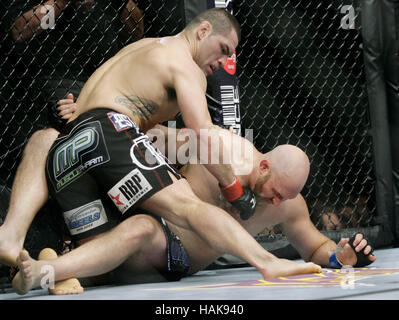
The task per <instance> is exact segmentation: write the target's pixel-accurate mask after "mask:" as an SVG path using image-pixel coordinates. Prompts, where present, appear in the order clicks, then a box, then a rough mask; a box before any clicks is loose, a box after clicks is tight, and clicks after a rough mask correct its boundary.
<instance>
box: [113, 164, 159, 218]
mask: <svg viewBox="0 0 399 320" xmlns="http://www.w3.org/2000/svg"><path fill="white" fill-rule="evenodd" d="M151 189H152V186H151V185H150V183H149V182H148V180H147V179H146V178H145V177H144V175H143V174H142V173H141V172H140V171H139V170H138V169H134V170H132V171H131V172H130V173H128V174H127V175H126V176H124V177H123V178H122V179H121V180H120V181H119V182H118V183H117V184H116V185H114V186H113V187H112V188H111V189H110V190H109V191H108V196H109V197H110V198H111V200H112V201H113V202H114V204H115V205H116V206H117V208H118V209H119V211H120V212H121V213H122V214H123V213H125V212H126V211H127V210H128V209H129V208H131V207H132V206H133V205H134V204H135V203H137V202H138V201H139V200H140V199H141V198H142V197H144V195H146V194H147V193H148V192H149V191H150V190H151Z"/></svg>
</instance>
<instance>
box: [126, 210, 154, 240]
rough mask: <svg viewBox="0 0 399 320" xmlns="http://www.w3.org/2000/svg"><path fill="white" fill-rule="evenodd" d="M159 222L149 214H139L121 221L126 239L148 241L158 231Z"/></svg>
mask: <svg viewBox="0 0 399 320" xmlns="http://www.w3.org/2000/svg"><path fill="white" fill-rule="evenodd" d="M157 223H158V222H157V221H156V220H155V219H154V218H152V217H150V216H147V215H144V214H138V215H135V216H132V217H130V218H128V219H126V220H125V221H124V222H122V223H121V227H122V229H123V230H122V234H123V235H124V237H123V238H124V241H128V242H134V243H137V242H139V243H143V244H145V243H148V242H149V241H150V240H151V239H152V237H154V235H155V233H156V231H157V225H156V224H157Z"/></svg>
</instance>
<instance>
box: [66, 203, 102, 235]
mask: <svg viewBox="0 0 399 320" xmlns="http://www.w3.org/2000/svg"><path fill="white" fill-rule="evenodd" d="M64 220H65V223H66V224H67V226H68V229H69V231H70V233H71V235H77V234H79V233H83V232H86V231H89V230H91V229H94V228H97V227H98V226H101V225H103V224H104V223H107V222H108V219H107V215H106V213H105V210H104V207H103V204H102V202H101V200H95V201H93V202H90V203H88V204H85V205H83V206H80V207H78V208H75V209H72V210H69V211H66V212H64Z"/></svg>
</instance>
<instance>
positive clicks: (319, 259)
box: [307, 239, 337, 268]
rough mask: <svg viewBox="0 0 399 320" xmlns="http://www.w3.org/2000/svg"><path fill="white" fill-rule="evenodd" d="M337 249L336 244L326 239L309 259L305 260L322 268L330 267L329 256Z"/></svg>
mask: <svg viewBox="0 0 399 320" xmlns="http://www.w3.org/2000/svg"><path fill="white" fill-rule="evenodd" d="M336 249H337V244H336V243H335V242H334V241H332V240H330V239H327V240H326V241H325V242H323V243H322V245H321V246H320V247H318V248H317V249H316V250H315V251H314V252H313V254H312V255H311V257H310V258H309V259H307V260H308V261H310V262H313V263H316V264H318V265H321V266H322V267H327V268H329V267H330V256H331V255H332V254H333V253H334V252H335V250H336Z"/></svg>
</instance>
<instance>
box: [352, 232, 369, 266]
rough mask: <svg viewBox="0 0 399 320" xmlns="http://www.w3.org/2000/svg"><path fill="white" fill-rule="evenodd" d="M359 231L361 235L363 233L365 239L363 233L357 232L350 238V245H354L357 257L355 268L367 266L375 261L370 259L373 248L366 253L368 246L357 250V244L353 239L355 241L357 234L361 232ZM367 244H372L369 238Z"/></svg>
mask: <svg viewBox="0 0 399 320" xmlns="http://www.w3.org/2000/svg"><path fill="white" fill-rule="evenodd" d="M359 233H360V234H361V235H363V239H366V238H365V236H364V234H363V233H361V232H356V233H355V234H354V235H353V236H352V237H351V238H350V240H349V245H350V246H351V247H352V249H353V251H354V252H355V254H356V258H357V261H356V264H355V265H354V267H355V268H360V267H365V266H368V265H369V264H371V263H372V262H373V261H370V260H369V256H370V255H371V254H373V249H371V251H370V253H369V254H365V253H364V249H366V247H367V246H366V247H365V248H364V249H363V250H361V251H359V252H357V251H356V250H355V246H354V245H353V241H355V238H356V235H357V234H359ZM366 240H367V239H366ZM367 244H368V245H370V246H371V244H370V243H369V241H368V240H367Z"/></svg>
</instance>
